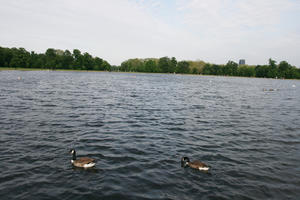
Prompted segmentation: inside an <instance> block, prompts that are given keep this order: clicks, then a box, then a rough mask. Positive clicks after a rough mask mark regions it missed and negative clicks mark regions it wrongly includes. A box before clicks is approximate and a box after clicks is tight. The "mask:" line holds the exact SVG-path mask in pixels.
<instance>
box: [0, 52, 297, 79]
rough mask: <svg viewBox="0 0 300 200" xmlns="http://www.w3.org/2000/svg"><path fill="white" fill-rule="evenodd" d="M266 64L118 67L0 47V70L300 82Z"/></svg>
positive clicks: (134, 62) (290, 69) (83, 57)
mask: <svg viewBox="0 0 300 200" xmlns="http://www.w3.org/2000/svg"><path fill="white" fill-rule="evenodd" d="M268 62H269V63H268V65H257V66H249V65H238V64H237V63H236V62H234V61H231V60H230V61H228V62H227V63H226V64H225V65H218V64H210V63H205V62H204V61H177V60H176V58H175V57H172V58H169V57H167V56H165V57H161V58H159V59H156V58H147V59H139V58H135V59H129V60H126V61H124V62H122V63H121V66H111V65H110V64H109V63H108V62H107V61H105V60H103V59H101V58H99V57H93V56H92V55H90V54H89V53H87V52H85V53H83V54H82V53H81V51H80V50H78V49H74V50H73V51H72V53H71V52H70V51H69V50H65V51H63V50H59V49H53V48H49V49H47V50H46V52H45V53H44V54H43V53H40V54H38V53H35V52H34V51H31V52H28V51H26V50H25V49H24V48H4V47H0V67H5V68H44V69H75V70H105V71H124V72H151V73H182V74H189V73H192V74H204V75H222V76H246V77H262V78H286V79H300V69H298V68H296V67H294V66H292V65H290V64H289V63H288V62H286V61H281V62H279V64H277V62H276V61H275V60H273V59H271V58H270V59H269V60H268Z"/></svg>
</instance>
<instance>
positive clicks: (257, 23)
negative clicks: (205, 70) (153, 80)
mask: <svg viewBox="0 0 300 200" xmlns="http://www.w3.org/2000/svg"><path fill="white" fill-rule="evenodd" d="M299 5H300V2H299V1H292V0H272V1H271V0H266V1H261V0H243V1H240V0H239V1H237V0H210V1H205V0H178V1H177V9H178V11H179V12H181V13H183V16H184V17H183V23H184V24H185V25H186V26H187V28H188V29H189V30H190V31H191V32H194V33H197V34H198V35H199V36H200V37H201V39H200V37H199V43H201V41H202V42H204V41H206V44H208V43H209V44H211V45H209V46H210V47H212V49H215V53H216V54H219V55H218V57H219V59H218V60H219V61H220V62H222V60H223V62H224V61H225V59H226V57H228V58H230V57H232V58H234V59H239V57H246V58H248V60H250V61H251V62H252V63H253V64H254V63H261V62H263V60H267V58H268V57H275V58H278V59H285V58H290V57H291V54H293V55H294V54H295V51H296V49H295V45H292V46H290V45H291V43H290V42H287V39H286V37H293V38H290V39H289V40H290V41H293V43H297V44H299V37H298V36H297V35H299V30H298V32H297V31H296V30H291V29H290V28H286V26H285V24H286V23H287V21H289V20H287V19H286V18H287V16H289V15H290V16H292V15H295V10H297V11H298V12H299V11H300V9H299V7H300V6H299ZM289 23H292V26H298V28H299V25H296V24H298V23H297V22H296V20H295V19H294V22H290V21H289ZM291 47H292V49H290V50H289V52H285V53H283V52H282V51H281V50H279V49H280V48H282V49H283V48H284V49H287V48H291ZM212 49H211V50H212ZM278 52H281V53H282V54H279V53H278ZM289 54H290V55H289ZM220 55H224V56H220ZM208 58H211V59H213V57H212V52H210V53H209V56H208ZM215 60H216V59H215ZM291 60H293V61H294V62H297V63H299V60H297V61H296V59H294V58H292V59H291ZM299 64H300V63H299Z"/></svg>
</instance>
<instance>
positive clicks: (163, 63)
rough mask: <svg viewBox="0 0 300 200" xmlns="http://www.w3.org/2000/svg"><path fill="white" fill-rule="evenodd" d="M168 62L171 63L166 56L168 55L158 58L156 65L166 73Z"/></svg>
mask: <svg viewBox="0 0 300 200" xmlns="http://www.w3.org/2000/svg"><path fill="white" fill-rule="evenodd" d="M170 63H171V60H170V58H168V57H162V58H160V59H159V60H158V67H159V68H160V70H161V72H163V73H168V72H169V65H170Z"/></svg>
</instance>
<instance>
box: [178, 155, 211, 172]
mask: <svg viewBox="0 0 300 200" xmlns="http://www.w3.org/2000/svg"><path fill="white" fill-rule="evenodd" d="M181 167H190V168H193V169H198V170H204V171H207V170H209V168H210V167H209V166H208V165H206V164H205V163H203V162H200V161H199V160H194V161H192V162H190V159H189V158H188V157H183V158H182V159H181Z"/></svg>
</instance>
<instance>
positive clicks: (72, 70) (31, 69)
mask: <svg viewBox="0 0 300 200" xmlns="http://www.w3.org/2000/svg"><path fill="white" fill-rule="evenodd" d="M0 71H49V72H51V71H56V72H106V73H122V74H166V75H182V76H204V77H224V78H226V77H228V78H254V79H274V80H297V81H300V80H299V79H276V78H267V77H247V76H224V75H207V74H182V73H175V74H174V73H161V72H158V73H155V72H124V71H98V70H76V69H43V68H10V67H0Z"/></svg>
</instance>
